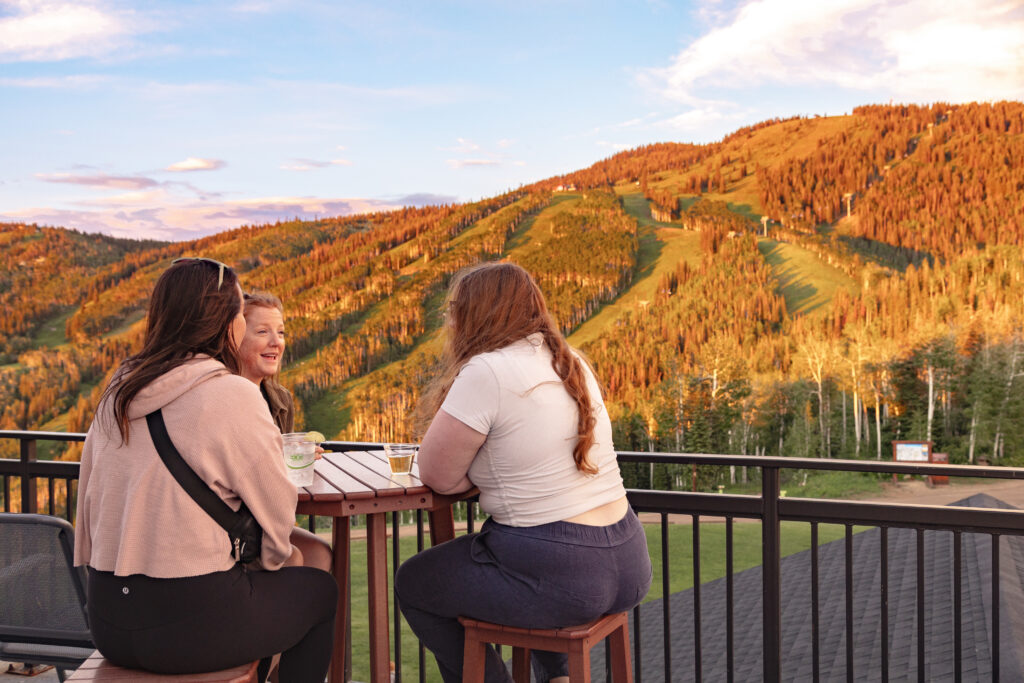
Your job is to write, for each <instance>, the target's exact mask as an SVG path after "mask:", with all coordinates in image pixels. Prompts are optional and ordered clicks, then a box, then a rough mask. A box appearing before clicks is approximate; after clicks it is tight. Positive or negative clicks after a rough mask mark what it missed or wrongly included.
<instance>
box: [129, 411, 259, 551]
mask: <svg viewBox="0 0 1024 683" xmlns="http://www.w3.org/2000/svg"><path fill="white" fill-rule="evenodd" d="M146 424H147V425H149V434H150V436H151V437H153V445H154V446H156V451H157V453H159V454H160V459H161V460H163V461H164V464H165V465H167V469H168V470H170V471H171V475H172V476H173V477H174V479H175V480H176V481H177V482H178V483H179V484H181V488H183V489H185V492H186V493H187V494H188V495H190V496H192V500H194V501H196V502H197V503H198V504H199V507H201V508H203V510H205V511H206V514H208V515H210V517H213V519H214V521H215V522H217V524H220V525H221V526H222V527H224V530H225V531H227V532H228V537H229V538H230V539H231V557H233V558H234V559H235V562H242V563H247V562H252V561H253V560H257V559H259V557H260V549H261V547H262V546H263V528H262V527H260V525H259V522H257V521H256V518H255V517H253V515H252V513H251V512H249V508H247V507H246V506H245V503H244V502H243V503H242V506H241V507H240V508H238V512H235V511H234V510H232V509H231V508H230V507H229V506H228V504H227V503H225V502H224V501H223V500H221V499H220V496H218V495H217V494H216V493H214V492H213V489H211V488H210V487H209V486H208V485H207V483H206V482H205V481H203V480H202V479H201V478H200V477H199V475H198V474H196V472H195V470H193V469H192V468H191V467H189V466H188V463H187V462H185V460H184V458H182V457H181V454H180V453H178V449H177V448H175V447H174V443H172V442H171V436H170V434H168V433H167V425H165V424H164V416H163V413H161V412H160V411H159V410H154V411H153V412H152V413H150V414H149V415H147V416H146Z"/></svg>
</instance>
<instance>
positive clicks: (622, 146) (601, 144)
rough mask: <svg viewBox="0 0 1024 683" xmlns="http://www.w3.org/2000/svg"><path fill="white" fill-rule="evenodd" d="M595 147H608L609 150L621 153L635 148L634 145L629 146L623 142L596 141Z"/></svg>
mask: <svg viewBox="0 0 1024 683" xmlns="http://www.w3.org/2000/svg"><path fill="white" fill-rule="evenodd" d="M597 146H598V147H609V148H611V149H614V150H615V151H616V152H621V151H623V150H626V149H632V148H633V147H636V145H631V144H628V143H625V142H608V141H607V140H598V141H597Z"/></svg>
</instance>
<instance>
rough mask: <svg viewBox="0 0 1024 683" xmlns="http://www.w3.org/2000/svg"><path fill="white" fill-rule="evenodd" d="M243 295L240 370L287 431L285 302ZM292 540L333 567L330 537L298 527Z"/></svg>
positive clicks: (305, 560) (317, 563)
mask: <svg viewBox="0 0 1024 683" xmlns="http://www.w3.org/2000/svg"><path fill="white" fill-rule="evenodd" d="M243 298H244V301H245V306H244V307H243V309H242V313H243V315H244V316H245V336H244V337H243V338H242V342H241V344H239V346H238V360H239V374H240V375H242V377H245V378H246V379H247V380H249V381H250V382H252V383H253V384H256V385H257V386H259V388H260V394H261V395H262V396H263V400H264V401H266V403H267V408H269V409H270V417H271V418H272V419H273V420H274V424H276V425H277V428H278V429H280V430H281V433H282V434H287V433H289V432H292V431H294V429H295V403H294V401H293V399H292V393H291V392H290V391H288V390H287V389H285V388H284V387H283V386H281V383H280V382H278V381H277V377H278V374H279V373H280V372H281V363H282V362H283V359H284V349H285V330H284V304H282V303H281V300H280V299H279V298H277V297H276V296H274V295H273V294H271V293H269V292H258V291H254V292H246V293H245V295H244V297H243ZM317 450H320V449H319V447H317ZM317 457H318V458H319V457H320V455H319V453H318V454H317ZM291 543H292V545H293V546H295V547H296V548H298V550H299V552H300V553H301V564H303V565H305V566H307V567H316V568H317V569H323V570H324V571H326V572H329V571H331V561H332V559H333V555H332V554H331V547H330V545H328V543H327V541H325V540H323V539H322V538H320V537H319V536H317V535H316V534H314V533H311V532H309V531H306V530H305V529H300V528H298V527H294V528H293V529H292V533H291Z"/></svg>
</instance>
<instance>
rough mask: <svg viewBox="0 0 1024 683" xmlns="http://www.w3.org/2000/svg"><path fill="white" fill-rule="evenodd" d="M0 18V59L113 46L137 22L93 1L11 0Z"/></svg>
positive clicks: (83, 53)
mask: <svg viewBox="0 0 1024 683" xmlns="http://www.w3.org/2000/svg"><path fill="white" fill-rule="evenodd" d="M5 5H6V7H7V12H6V16H4V17H3V18H0V60H2V61H59V60H64V59H72V58H76V57H96V56H100V55H104V54H107V53H109V52H110V51H112V50H113V49H115V48H116V47H117V46H118V45H119V44H120V43H121V42H122V41H123V40H124V39H125V38H126V37H128V36H130V35H131V34H132V33H133V32H134V31H135V30H136V26H135V23H134V21H133V17H132V15H131V14H129V13H124V12H113V11H109V10H107V9H105V8H103V7H101V6H100V5H98V4H96V3H86V2H53V1H50V0H13V1H12V2H7V3H5Z"/></svg>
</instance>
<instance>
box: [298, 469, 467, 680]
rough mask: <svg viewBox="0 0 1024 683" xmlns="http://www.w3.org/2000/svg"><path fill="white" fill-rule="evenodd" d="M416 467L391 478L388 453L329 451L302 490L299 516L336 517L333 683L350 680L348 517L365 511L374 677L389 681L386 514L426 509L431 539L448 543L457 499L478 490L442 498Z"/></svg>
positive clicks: (452, 529) (371, 650)
mask: <svg viewBox="0 0 1024 683" xmlns="http://www.w3.org/2000/svg"><path fill="white" fill-rule="evenodd" d="M418 473H419V468H418V466H417V465H413V473H412V474H411V475H401V476H395V477H392V476H391V471H390V469H389V468H388V463H387V457H386V456H385V455H384V451H344V452H336V453H330V452H328V453H325V454H324V456H323V458H321V459H320V460H317V461H316V478H315V479H314V481H313V485H312V486H308V487H306V488H300V489H299V504H298V507H297V509H296V512H297V513H298V514H300V515H317V516H328V517H333V518H334V578H335V579H336V580H337V582H338V613H337V615H336V616H335V621H334V624H335V626H334V653H333V654H332V656H331V669H330V676H329V677H328V681H329V682H330V683H346V682H345V680H344V679H345V656H346V654H347V652H346V647H345V644H346V640H347V638H348V619H347V615H348V612H349V581H350V577H349V550H350V541H351V532H350V523H349V519H348V518H349V517H351V516H352V515H366V543H367V547H366V577H367V582H368V584H369V585H368V591H367V592H368V594H369V615H370V681H371V682H372V683H388V682H389V681H390V666H389V665H390V661H391V660H390V658H389V649H390V648H389V639H388V621H389V615H388V560H387V520H386V517H385V513H387V512H394V511H398V510H426V511H427V512H428V513H429V518H430V542H431V544H432V545H437V544H438V543H443V542H444V541H447V540H450V539H451V538H453V537H454V536H455V524H454V521H453V519H452V503H453V502H455V501H457V500H461V499H463V498H468V497H470V496H471V495H473V494H475V493H476V491H475V489H474V490H472V491H467V492H466V493H463V494H459V495H457V496H442V495H440V494H436V493H434V492H433V491H432V490H431V489H430V488H429V487H427V486H424V485H423V482H421V481H420V480H419V477H417V476H416V475H417V474H418Z"/></svg>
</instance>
